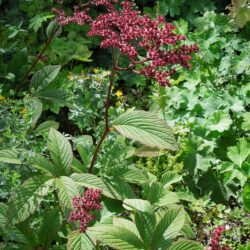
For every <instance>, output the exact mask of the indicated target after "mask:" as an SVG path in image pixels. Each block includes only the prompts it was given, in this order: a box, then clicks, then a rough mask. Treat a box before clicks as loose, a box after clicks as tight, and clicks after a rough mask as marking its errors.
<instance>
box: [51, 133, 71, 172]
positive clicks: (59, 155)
mask: <svg viewBox="0 0 250 250" xmlns="http://www.w3.org/2000/svg"><path fill="white" fill-rule="evenodd" d="M48 149H49V153H50V156H51V159H52V161H53V162H54V164H55V165H56V166H57V167H58V168H61V170H62V172H63V173H66V174H69V172H70V168H71V164H72V160H73V152H72V148H71V145H70V143H69V141H68V140H67V139H66V138H65V137H64V136H63V135H62V134H61V133H60V132H58V131H57V130H55V129H53V128H52V129H50V132H49V137H48Z"/></svg>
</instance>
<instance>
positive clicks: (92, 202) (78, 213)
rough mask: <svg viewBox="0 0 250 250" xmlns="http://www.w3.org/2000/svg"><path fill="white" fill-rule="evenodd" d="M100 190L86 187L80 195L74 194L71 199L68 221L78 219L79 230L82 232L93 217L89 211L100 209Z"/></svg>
mask: <svg viewBox="0 0 250 250" xmlns="http://www.w3.org/2000/svg"><path fill="white" fill-rule="evenodd" d="M100 198H101V190H99V189H87V190H86V192H85V193H84V195H83V196H82V197H80V196H75V197H74V198H73V199H72V205H73V207H74V210H73V211H71V213H70V215H69V218H68V222H72V221H80V231H81V232H82V233H84V232H85V231H86V230H87V227H88V224H89V223H90V222H91V221H93V220H94V219H95V216H94V215H93V214H91V212H93V211H95V210H101V208H102V206H101V204H100Z"/></svg>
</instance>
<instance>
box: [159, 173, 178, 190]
mask: <svg viewBox="0 0 250 250" xmlns="http://www.w3.org/2000/svg"><path fill="white" fill-rule="evenodd" d="M180 181H182V176H180V175H178V174H176V173H175V172H173V171H167V172H165V173H164V174H163V175H162V177H161V183H162V184H163V185H164V188H168V187H169V186H170V185H172V184H174V183H177V182H180Z"/></svg>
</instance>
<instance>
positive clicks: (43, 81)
mask: <svg viewBox="0 0 250 250" xmlns="http://www.w3.org/2000/svg"><path fill="white" fill-rule="evenodd" d="M60 69H61V66H60V65H54V66H47V67H45V68H43V69H41V70H39V71H38V72H36V73H35V74H34V75H33V77H32V78H31V81H30V83H31V88H34V89H35V90H36V92H38V91H40V90H42V89H44V88H45V87H46V86H47V85H48V84H50V83H51V82H52V81H53V80H54V79H55V78H56V76H57V75H58V73H59V71H60Z"/></svg>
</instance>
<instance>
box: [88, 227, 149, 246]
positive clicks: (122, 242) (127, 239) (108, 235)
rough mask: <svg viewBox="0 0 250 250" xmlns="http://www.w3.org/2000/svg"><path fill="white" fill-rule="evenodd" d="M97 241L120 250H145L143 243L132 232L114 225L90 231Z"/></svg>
mask: <svg viewBox="0 0 250 250" xmlns="http://www.w3.org/2000/svg"><path fill="white" fill-rule="evenodd" d="M88 231H89V232H90V234H91V235H93V236H94V237H95V238H96V239H97V240H99V241H101V242H103V243H105V244H107V245H108V246H110V247H113V248H115V249H119V250H138V249H144V247H143V242H142V240H141V239H140V238H138V237H137V236H136V235H135V234H134V233H132V232H131V231H130V230H128V229H126V228H123V227H118V226H114V225H98V226H95V227H92V228H89V230H88Z"/></svg>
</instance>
